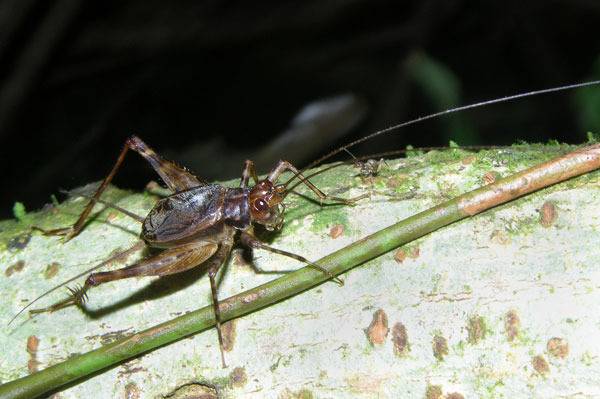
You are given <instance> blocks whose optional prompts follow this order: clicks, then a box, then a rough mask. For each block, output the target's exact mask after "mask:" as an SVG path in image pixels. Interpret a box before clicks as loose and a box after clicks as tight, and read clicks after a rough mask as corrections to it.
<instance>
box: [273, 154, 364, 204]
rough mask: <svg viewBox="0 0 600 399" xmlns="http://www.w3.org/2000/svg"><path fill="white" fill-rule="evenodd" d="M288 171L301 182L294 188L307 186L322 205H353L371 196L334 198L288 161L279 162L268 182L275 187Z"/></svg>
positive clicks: (283, 188)
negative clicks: (334, 203) (329, 202)
mask: <svg viewBox="0 0 600 399" xmlns="http://www.w3.org/2000/svg"><path fill="white" fill-rule="evenodd" d="M286 170H289V171H291V172H292V173H293V174H294V175H295V177H297V178H298V179H299V180H300V181H299V182H298V183H296V184H295V185H294V187H295V186H296V185H298V184H301V183H303V184H305V185H306V186H308V188H310V189H311V190H312V192H314V193H315V194H316V195H317V197H319V200H320V201H321V203H323V201H334V202H341V203H343V204H351V203H354V202H356V201H358V200H361V199H363V198H366V197H368V196H369V194H363V195H359V196H358V197H354V198H340V197H333V196H330V195H327V194H325V193H324V192H323V191H321V190H319V188H317V187H316V186H315V185H314V184H312V183H311V182H310V181H309V180H308V179H307V178H306V177H304V176H303V175H302V174H301V173H300V171H299V170H298V169H296V167H295V166H294V165H292V164H291V163H289V162H288V161H279V162H278V163H277V165H276V166H275V167H274V168H273V169H272V170H271V172H270V173H269V176H268V177H267V180H269V181H270V182H271V183H273V185H275V184H276V183H277V179H279V176H281V174H282V173H283V172H285V171H286ZM290 181H291V180H290ZM288 183H289V182H288ZM286 184H287V183H286ZM277 187H281V189H280V191H284V190H285V189H286V187H285V185H280V186H277ZM292 188H293V187H292ZM288 192H289V191H288Z"/></svg>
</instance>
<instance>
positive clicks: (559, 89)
mask: <svg viewBox="0 0 600 399" xmlns="http://www.w3.org/2000/svg"><path fill="white" fill-rule="evenodd" d="M597 84H600V80H594V81H591V82H584V83H577V84H571V85H567V86H560V87H553V88H550V89H543V90H535V91H530V92H528V93H521V94H514V95H512V96H507V97H500V98H495V99H493V100H487V101H482V102H478V103H475V104H470V105H464V106H462V107H457V108H451V109H447V110H445V111H441V112H436V113H435V114H430V115H427V116H422V117H419V118H416V119H413V120H410V121H408V122H403V123H400V124H399V125H394V126H390V127H388V128H385V129H381V130H378V131H376V132H375V133H371V134H369V135H367V136H365V137H362V138H360V139H358V140H355V141H353V142H351V143H349V144H346V145H344V146H342V147H339V148H338V149H335V150H333V151H331V152H329V153H327V154H325V155H323V156H322V157H321V158H319V159H317V160H316V161H313V162H311V163H310V164H308V165H307V166H305V167H304V168H302V169H301V170H300V173H303V172H304V171H306V170H307V169H310V168H312V167H314V166H316V165H318V164H320V163H321V162H323V161H325V160H326V159H329V158H331V157H332V156H334V155H336V154H338V153H340V152H342V151H344V150H346V149H348V148H350V147H353V146H355V145H357V144H359V143H362V142H364V141H367V140H370V139H372V138H373V137H376V136H379V135H381V134H384V133H387V132H390V131H392V130H396V129H400V128H403V127H405V126H409V125H413V124H415V123H419V122H423V121H426V120H428V119H434V118H438V117H441V116H443V115H448V114H452V113H455V112H459V111H464V110H467V109H471V108H479V107H483V106H485V105H491V104H496V103H501V102H505V101H512V100H517V99H519V98H523V97H531V96H536V95H540V94H547V93H552V92H555V91H562V90H569V89H576V88H579V87H585V86H593V85H597ZM294 178H295V176H294ZM292 179H293V178H292ZM288 183H289V181H288V182H287V183H286V185H287V184H288Z"/></svg>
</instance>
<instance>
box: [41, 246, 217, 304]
mask: <svg viewBox="0 0 600 399" xmlns="http://www.w3.org/2000/svg"><path fill="white" fill-rule="evenodd" d="M136 247H137V246H136ZM136 247H134V248H136ZM138 249H139V248H138ZM216 250H217V244H213V243H190V244H187V245H183V246H180V247H175V248H169V249H166V250H164V251H163V252H161V253H160V254H158V255H156V256H153V257H151V258H148V259H144V260H142V261H140V262H138V263H135V264H133V265H130V266H127V267H124V268H122V269H118V270H112V271H108V272H99V273H92V274H90V275H89V277H88V278H87V279H86V281H85V285H84V286H83V287H81V288H75V289H71V288H68V289H69V291H71V295H70V296H69V297H68V298H67V299H65V300H63V301H60V302H58V303H56V304H54V305H52V306H49V307H47V308H42V309H33V310H31V311H30V313H42V312H54V311H56V310H59V309H62V308H64V307H65V306H69V305H71V304H75V305H78V306H83V304H84V303H85V301H86V300H87V291H88V290H89V289H90V288H91V287H95V286H98V285H100V284H102V283H106V282H108V281H114V280H120V279H123V278H128V277H137V276H165V275H168V274H174V273H179V272H183V271H185V270H188V269H190V268H193V267H196V266H198V265H200V264H201V263H202V262H204V261H205V260H206V259H208V258H209V257H211V256H212V255H213V254H214V253H215V252H216ZM105 263H106V262H103V264H105ZM36 300H37V299H36ZM34 302H35V301H34ZM32 303H33V302H32Z"/></svg>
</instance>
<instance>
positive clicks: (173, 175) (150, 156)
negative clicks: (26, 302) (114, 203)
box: [44, 136, 206, 242]
mask: <svg viewBox="0 0 600 399" xmlns="http://www.w3.org/2000/svg"><path fill="white" fill-rule="evenodd" d="M128 150H133V151H135V152H137V153H138V154H140V155H141V156H143V157H144V158H145V159H146V160H147V161H148V162H149V163H150V164H151V165H152V167H153V168H154V170H155V171H156V172H157V173H158V174H159V175H160V177H161V178H162V179H163V180H164V182H165V183H166V184H167V186H168V187H169V189H170V190H171V191H172V192H174V193H175V192H178V191H182V190H185V189H188V188H193V187H197V186H201V185H204V184H206V181H204V180H202V179H200V178H199V177H197V176H196V175H194V174H193V173H191V172H189V171H187V170H185V169H183V168H181V167H179V166H177V165H176V164H174V163H173V162H169V161H166V160H164V159H163V158H162V157H160V156H159V155H158V154H157V153H156V152H154V150H152V149H151V148H150V147H148V146H147V145H146V143H144V142H143V141H142V140H141V139H140V138H139V137H136V136H132V137H130V138H128V139H127V140H125V144H124V145H123V149H122V150H121V153H120V154H119V157H118V158H117V161H116V162H115V165H114V166H113V168H112V170H111V171H110V173H109V174H108V176H106V178H105V179H104V181H103V182H102V184H101V185H100V187H99V188H98V190H97V191H96V194H94V196H93V197H92V199H91V200H90V202H89V203H88V205H87V207H86V208H85V209H84V211H83V212H82V213H81V215H80V216H79V219H77V221H76V222H75V224H73V226H71V227H66V228H61V229H55V230H50V231H46V232H44V234H45V235H64V236H65V242H66V241H69V240H70V239H71V238H73V237H74V236H76V235H77V234H78V233H79V232H80V231H81V229H82V228H83V224H84V223H85V220H86V219H87V217H88V215H89V214H90V212H91V211H92V208H93V207H94V205H95V204H96V202H98V199H99V198H100V196H101V195H102V193H103V192H104V190H105V189H106V187H107V186H108V184H109V183H110V182H111V180H112V179H113V177H114V176H115V174H116V173H117V170H118V169H119V167H120V166H121V163H122V162H123V159H124V158H125V154H127V151H128Z"/></svg>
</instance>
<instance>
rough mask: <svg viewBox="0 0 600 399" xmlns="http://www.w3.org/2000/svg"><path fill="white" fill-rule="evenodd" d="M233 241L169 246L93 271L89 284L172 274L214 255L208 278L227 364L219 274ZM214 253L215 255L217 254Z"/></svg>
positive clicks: (223, 357) (222, 355) (220, 341)
mask: <svg viewBox="0 0 600 399" xmlns="http://www.w3.org/2000/svg"><path fill="white" fill-rule="evenodd" d="M232 246H233V241H232V239H231V238H227V239H224V240H223V241H222V242H221V243H220V244H219V245H217V244H215V243H208V242H201V243H190V244H186V245H183V246H181V247H175V248H170V249H166V250H164V251H163V252H161V253H160V254H158V255H156V256H155V257H152V258H149V259H145V260H143V261H141V262H138V263H136V264H134V265H131V266H128V267H125V268H122V269H118V270H113V271H108V272H100V273H93V274H91V275H90V276H89V277H88V278H87V280H86V281H85V284H86V287H89V286H97V285H100V284H102V283H105V282H108V281H113V280H119V279H123V278H128V277H138V276H166V275H169V274H175V273H180V272H183V271H185V270H188V269H190V268H193V267H195V266H198V265H200V264H201V263H203V262H204V261H206V260H207V259H208V258H210V257H211V256H212V260H211V262H210V264H209V265H208V277H209V279H210V289H211V294H212V299H213V305H214V313H215V322H216V327H217V333H218V336H219V349H220V351H221V361H222V362H223V367H227V366H226V364H225V354H224V352H223V334H222V332H221V312H220V309H219V299H218V296H217V284H216V281H215V276H216V274H217V272H218V271H219V268H220V267H221V265H222V264H223V263H224V262H225V260H226V259H227V257H228V256H229V253H230V252H231V248H232ZM213 255H214V256H213Z"/></svg>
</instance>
